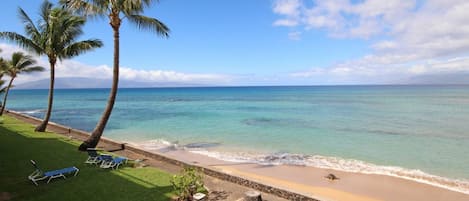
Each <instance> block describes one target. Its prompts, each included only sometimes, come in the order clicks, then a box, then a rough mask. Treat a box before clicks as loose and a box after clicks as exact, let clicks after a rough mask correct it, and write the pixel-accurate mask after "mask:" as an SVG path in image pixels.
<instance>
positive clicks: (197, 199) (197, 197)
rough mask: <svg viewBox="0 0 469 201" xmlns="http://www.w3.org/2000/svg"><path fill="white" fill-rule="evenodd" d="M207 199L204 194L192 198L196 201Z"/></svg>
mask: <svg viewBox="0 0 469 201" xmlns="http://www.w3.org/2000/svg"><path fill="white" fill-rule="evenodd" d="M205 197H206V195H205V194H203V193H196V194H194V195H193V196H192V198H194V200H196V201H202V200H205Z"/></svg>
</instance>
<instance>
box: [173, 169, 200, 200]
mask: <svg viewBox="0 0 469 201" xmlns="http://www.w3.org/2000/svg"><path fill="white" fill-rule="evenodd" d="M171 184H172V185H173V188H174V190H175V191H176V193H177V195H178V196H179V200H192V195H194V194H195V193H196V192H199V191H204V190H205V189H204V182H203V181H202V174H201V173H200V171H197V170H196V169H195V168H193V167H186V168H184V169H183V170H182V172H181V174H180V175H174V176H173V178H172V179H171Z"/></svg>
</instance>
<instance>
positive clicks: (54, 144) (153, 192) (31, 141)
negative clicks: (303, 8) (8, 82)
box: [0, 116, 173, 201]
mask: <svg viewBox="0 0 469 201" xmlns="http://www.w3.org/2000/svg"><path fill="white" fill-rule="evenodd" d="M1 118H2V119H3V123H0V200H2V197H3V199H5V198H6V197H11V200H44V201H51V200H67V201H72V200H77V201H78V200H79V201H82V200H86V201H93V200H96V201H98V200H99V201H106V200H112V201H119V200H126V201H128V200H132V201H138V200H152V201H155V200H169V199H170V197H171V195H172V194H173V189H172V186H171V184H170V179H171V177H172V176H171V174H169V173H166V172H163V171H161V170H158V169H156V168H151V167H145V168H132V167H125V166H124V167H123V168H119V170H105V169H101V168H99V167H96V166H94V165H87V164H84V163H83V162H84V161H85V160H86V158H87V154H86V153H84V152H79V151H78V150H77V147H78V145H79V143H80V142H78V141H74V140H70V139H68V138H67V137H65V136H61V135H58V134H55V133H49V132H47V133H36V132H34V127H33V126H32V125H30V124H26V123H23V122H21V121H19V120H16V119H13V118H11V117H8V116H4V117H1ZM31 159H33V160H35V161H36V162H37V164H38V165H39V167H40V168H41V169H42V170H44V171H47V170H55V169H60V168H64V167H69V166H76V167H78V168H79V169H80V172H79V173H78V175H77V176H76V177H74V176H73V175H67V179H62V178H56V179H53V180H52V181H51V182H50V183H49V184H46V181H39V186H35V185H34V184H33V183H32V182H31V181H29V180H28V179H27V177H28V175H29V174H30V173H31V172H33V171H34V168H33V167H32V165H31V163H30V162H29V160H31Z"/></svg>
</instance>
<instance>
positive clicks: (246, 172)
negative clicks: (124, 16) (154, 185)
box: [9, 111, 469, 201]
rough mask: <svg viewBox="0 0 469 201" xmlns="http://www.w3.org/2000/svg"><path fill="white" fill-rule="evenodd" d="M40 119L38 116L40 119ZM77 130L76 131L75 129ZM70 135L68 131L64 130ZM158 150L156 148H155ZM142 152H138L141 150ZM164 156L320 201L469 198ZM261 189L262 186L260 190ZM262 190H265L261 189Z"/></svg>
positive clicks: (395, 181) (389, 181) (315, 172)
mask: <svg viewBox="0 0 469 201" xmlns="http://www.w3.org/2000/svg"><path fill="white" fill-rule="evenodd" d="M9 112H11V114H14V115H15V116H17V115H20V116H22V117H23V118H29V119H32V120H34V119H35V118H34V117H30V116H28V115H24V114H21V113H16V112H13V111H9ZM36 120H37V119H36ZM50 125H51V126H52V127H62V129H65V130H66V129H68V133H69V134H71V133H76V134H79V135H88V134H87V133H86V132H83V131H78V130H75V129H72V128H68V127H66V126H62V125H59V124H55V123H51V124H50ZM71 130H73V132H71ZM60 134H67V133H60ZM102 141H103V142H104V143H110V144H113V145H115V146H121V145H122V144H123V143H121V142H116V141H113V140H110V139H107V138H103V139H102ZM125 148H126V149H131V150H132V149H134V150H133V151H139V152H141V153H149V151H148V150H142V149H141V147H138V146H132V145H125ZM152 152H154V151H152ZM137 153H138V152H137ZM154 154H156V155H160V156H161V157H162V158H167V159H170V160H174V161H173V163H176V164H178V165H195V166H198V167H202V168H204V169H207V170H210V171H215V172H220V173H224V174H228V175H232V176H235V177H239V178H244V179H246V180H249V181H253V182H254V183H255V184H256V183H257V184H261V185H265V186H270V187H274V188H277V189H275V190H285V191H289V192H293V194H298V195H305V196H307V197H312V198H315V199H318V200H370V201H371V200H455V201H458V200H468V199H469V194H464V193H460V192H455V191H450V190H447V189H444V188H439V187H436V186H431V185H428V184H423V183H419V182H416V181H412V180H407V179H402V178H397V177H392V176H386V175H375V174H362V173H350V172H344V171H338V170H331V169H322V168H314V167H306V166H292V165H259V164H255V163H235V162H227V161H222V160H218V159H214V158H210V157H208V156H204V155H201V154H196V153H191V152H189V151H184V150H168V151H166V152H165V153H161V152H154ZM144 155H145V154H144ZM329 173H333V174H335V175H337V176H338V177H339V178H340V179H339V180H336V181H329V180H327V179H325V178H324V176H325V175H327V174H329ZM258 190H259V189H258ZM261 191H262V190H261Z"/></svg>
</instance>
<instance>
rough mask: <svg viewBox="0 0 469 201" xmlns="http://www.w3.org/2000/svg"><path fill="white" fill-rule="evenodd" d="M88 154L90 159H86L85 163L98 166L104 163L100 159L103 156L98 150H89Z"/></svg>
mask: <svg viewBox="0 0 469 201" xmlns="http://www.w3.org/2000/svg"><path fill="white" fill-rule="evenodd" d="M86 152H88V158H87V159H86V161H85V163H87V164H96V165H97V164H99V163H101V162H102V160H101V157H100V156H101V155H100V154H98V152H97V149H94V148H88V149H87V150H86Z"/></svg>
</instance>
